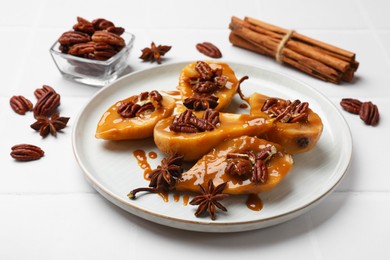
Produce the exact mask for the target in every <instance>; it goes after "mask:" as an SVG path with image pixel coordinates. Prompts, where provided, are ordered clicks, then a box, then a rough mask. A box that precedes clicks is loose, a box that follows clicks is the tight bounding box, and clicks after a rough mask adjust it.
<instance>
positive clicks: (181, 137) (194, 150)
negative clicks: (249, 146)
mask: <svg viewBox="0 0 390 260" xmlns="http://www.w3.org/2000/svg"><path fill="white" fill-rule="evenodd" d="M174 118H175V116H171V117H168V118H165V119H162V120H161V121H160V122H158V123H157V124H156V126H155V128H154V134H153V136H154V142H155V144H156V146H157V147H158V149H160V151H161V152H163V153H165V154H180V155H182V156H183V157H184V158H183V160H184V161H196V160H198V159H200V158H201V157H202V156H203V155H205V154H206V153H208V152H209V151H210V150H212V149H213V148H214V147H216V146H217V145H219V144H220V143H221V142H223V141H224V140H226V139H229V138H235V137H239V136H243V135H249V136H256V135H262V134H264V133H265V132H266V131H267V129H268V126H267V124H266V123H265V120H264V119H263V118H260V117H256V116H252V115H247V114H231V113H219V123H218V124H217V127H216V128H215V129H214V130H211V131H205V132H197V133H185V132H174V131H171V130H170V125H171V124H172V123H173V121H174Z"/></svg>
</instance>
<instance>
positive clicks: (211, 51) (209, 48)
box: [196, 42, 222, 58]
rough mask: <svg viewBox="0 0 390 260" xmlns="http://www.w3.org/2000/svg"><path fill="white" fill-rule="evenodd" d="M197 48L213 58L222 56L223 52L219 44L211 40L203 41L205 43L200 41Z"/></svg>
mask: <svg viewBox="0 0 390 260" xmlns="http://www.w3.org/2000/svg"><path fill="white" fill-rule="evenodd" d="M196 49H197V50H198V51H199V52H201V53H203V54H204V55H206V56H209V57H211V58H221V57H222V53H221V51H220V50H219V49H218V47H217V46H215V45H214V44H212V43H211V42H203V43H198V44H196Z"/></svg>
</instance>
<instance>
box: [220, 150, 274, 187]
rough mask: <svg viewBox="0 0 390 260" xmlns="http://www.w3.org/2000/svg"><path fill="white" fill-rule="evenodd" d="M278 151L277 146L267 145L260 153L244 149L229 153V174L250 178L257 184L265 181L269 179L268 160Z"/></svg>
mask: <svg viewBox="0 0 390 260" xmlns="http://www.w3.org/2000/svg"><path fill="white" fill-rule="evenodd" d="M276 153H277V149H276V147H275V146H267V147H266V148H264V149H263V150H261V151H260V152H258V153H255V152H253V151H242V152H237V153H228V154H227V155H226V160H227V161H228V164H227V166H226V168H225V172H226V173H227V174H231V175H236V176H240V177H243V178H249V179H250V181H251V182H253V183H255V184H259V183H265V182H266V181H267V179H268V168H267V162H268V161H269V160H270V159H271V158H272V156H273V155H274V154H276Z"/></svg>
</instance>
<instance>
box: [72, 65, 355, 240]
mask: <svg viewBox="0 0 390 260" xmlns="http://www.w3.org/2000/svg"><path fill="white" fill-rule="evenodd" d="M192 62H194V60H191V61H178V62H172V63H168V64H163V65H159V66H155V67H151V68H146V69H141V70H137V71H134V72H131V73H129V74H127V75H124V76H122V77H121V78H119V79H117V80H115V81H114V82H112V83H110V84H108V85H106V86H104V87H103V88H101V89H99V90H98V91H97V92H96V93H95V94H94V95H92V97H90V98H89V100H88V101H87V103H86V104H85V105H84V106H83V107H82V109H81V110H80V112H79V113H78V115H77V117H76V119H75V121H74V125H73V127H72V150H73V154H74V156H75V158H76V161H77V163H78V165H79V167H80V168H81V170H82V172H83V175H84V177H85V178H86V179H87V181H88V183H89V184H90V185H91V186H92V187H93V188H94V189H95V190H96V191H98V193H99V194H100V195H102V196H103V197H104V198H105V199H107V200H108V201H110V202H111V203H113V204H114V205H116V206H118V207H120V208H122V209H123V210H125V211H127V212H129V213H131V214H133V215H135V216H137V217H141V218H143V219H146V220H147V221H152V222H155V223H158V224H161V225H165V226H170V227H173V228H178V229H184V230H189V231H200V232H212V233H219V232H224V233H225V232H240V231H248V230H255V229H261V228H265V227H268V226H273V225H276V224H280V223H284V222H286V221H288V220H290V219H293V218H295V217H297V216H300V215H302V214H304V213H305V212H307V211H308V210H310V209H311V208H313V207H314V206H315V205H317V204H318V203H320V202H321V201H322V200H323V199H325V198H326V197H327V196H328V195H329V194H331V193H332V192H333V191H334V190H335V189H336V188H337V187H338V185H339V184H340V183H341V182H342V180H343V179H344V177H345V175H346V173H347V171H348V169H349V167H350V165H351V159H352V148H353V143H352V135H351V130H350V127H349V125H348V123H347V121H346V120H345V118H344V116H343V115H342V114H341V112H340V111H339V110H338V109H337V108H336V106H335V104H333V103H332V102H331V101H330V99H329V98H328V97H326V96H325V95H324V94H323V93H321V92H320V91H318V90H317V89H315V88H314V87H312V86H311V85H309V84H307V83H305V82H303V81H302V80H300V79H297V78H295V77H293V76H290V75H287V74H286V73H282V72H279V71H275V70H273V69H271V68H267V67H264V66H259V65H257V64H253V63H241V62H236V61H227V60H223V61H222V60H221V61H220V60H215V62H224V63H227V64H228V65H229V66H230V67H237V66H241V67H251V68H252V69H259V70H262V71H263V72H267V73H271V74H273V75H277V76H281V77H284V78H286V79H288V80H290V81H293V82H295V83H298V84H299V85H301V86H303V87H305V88H307V89H309V90H310V91H312V92H314V93H315V94H316V95H318V96H320V97H321V98H322V100H323V101H326V105H327V107H330V108H332V110H333V112H336V114H337V116H338V117H339V119H340V120H341V122H342V123H343V124H344V127H343V128H344V129H345V130H346V134H347V136H348V140H347V141H348V144H349V145H348V147H347V152H348V157H347V159H348V162H347V164H346V166H344V167H343V168H344V170H343V172H342V173H340V177H339V178H338V179H337V182H335V183H334V184H333V185H332V187H330V188H329V189H327V190H326V192H324V193H322V194H321V195H320V196H319V197H317V198H315V199H314V200H311V201H310V202H308V203H306V204H304V205H302V206H301V207H299V208H295V209H293V210H290V211H288V212H284V213H283V214H279V215H275V216H271V217H267V218H261V219H256V220H246V221H233V222H232V221H230V222H224V221H221V222H219V221H211V220H210V221H196V220H189V219H182V218H177V217H172V216H166V215H162V214H160V213H157V212H153V211H151V210H148V209H145V208H142V207H139V206H138V205H136V204H132V203H130V201H125V200H124V199H123V198H121V197H119V196H118V195H116V194H115V193H114V192H113V191H111V190H110V189H109V188H107V187H105V186H104V183H101V182H100V181H99V180H97V178H96V177H94V175H93V173H91V172H90V171H89V170H88V169H87V167H86V166H85V165H84V163H83V162H82V160H81V159H80V156H81V155H79V153H78V151H77V144H76V141H77V140H76V139H77V128H78V126H79V124H80V123H79V122H80V119H81V117H82V116H83V114H84V112H85V111H86V110H87V108H88V107H89V106H90V105H91V103H92V102H93V100H94V99H95V98H96V97H98V96H99V95H103V94H104V92H106V91H108V89H110V88H112V86H115V85H118V84H120V83H121V82H123V81H126V80H128V78H133V77H135V76H136V75H137V74H142V73H148V72H149V71H158V70H164V69H167V68H169V67H179V66H180V67H184V66H185V65H187V64H190V63H192ZM179 73H180V72H178V75H179ZM102 93H103V94H102ZM147 216H149V217H151V218H148V217H147ZM278 220H279V221H278ZM166 221H168V222H166ZM170 221H175V222H178V223H180V225H179V226H178V225H175V224H172V223H170ZM270 221H275V222H276V223H270V224H268V225H262V224H264V223H267V222H270ZM199 226H205V227H207V229H199V228H196V227H199ZM227 226H229V227H230V228H229V229H228V230H224V229H221V228H222V227H227Z"/></svg>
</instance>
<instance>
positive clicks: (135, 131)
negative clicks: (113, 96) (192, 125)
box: [95, 96, 176, 140]
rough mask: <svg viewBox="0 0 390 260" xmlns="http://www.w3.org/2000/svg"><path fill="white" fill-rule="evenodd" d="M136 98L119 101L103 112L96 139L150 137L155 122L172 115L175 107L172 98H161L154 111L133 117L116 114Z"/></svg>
mask: <svg viewBox="0 0 390 260" xmlns="http://www.w3.org/2000/svg"><path fill="white" fill-rule="evenodd" d="M136 97H137V96H131V97H129V98H126V99H124V100H120V101H118V102H116V103H115V104H113V105H112V106H111V107H110V108H108V109H107V111H106V112H104V114H103V115H102V117H101V119H100V121H99V123H98V125H97V128H96V135H95V136H96V138H102V139H105V140H135V139H144V138H148V137H151V136H152V135H153V128H154V126H155V125H156V124H157V122H158V121H160V120H161V119H163V118H166V117H168V116H170V115H172V113H173V111H174V109H175V106H176V103H175V100H174V99H173V98H171V97H167V96H162V100H161V102H160V105H159V106H158V107H156V108H155V109H154V110H147V111H145V112H143V113H140V114H139V115H138V116H134V117H123V116H122V115H121V114H119V113H118V108H119V107H120V106H121V105H122V104H124V103H127V102H132V101H134V99H135V98H136Z"/></svg>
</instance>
